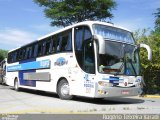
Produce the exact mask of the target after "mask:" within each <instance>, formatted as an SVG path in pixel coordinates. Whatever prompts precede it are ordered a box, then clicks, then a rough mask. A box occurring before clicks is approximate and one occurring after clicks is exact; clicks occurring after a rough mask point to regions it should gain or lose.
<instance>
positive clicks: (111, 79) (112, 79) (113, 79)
mask: <svg viewBox="0 0 160 120" xmlns="http://www.w3.org/2000/svg"><path fill="white" fill-rule="evenodd" d="M102 80H110V81H115V80H124V79H122V78H102Z"/></svg>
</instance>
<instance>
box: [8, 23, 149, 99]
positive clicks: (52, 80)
mask: <svg viewBox="0 0 160 120" xmlns="http://www.w3.org/2000/svg"><path fill="white" fill-rule="evenodd" d="M140 47H145V48H146V49H147V51H148V59H151V57H152V54H151V49H150V47H149V46H147V45H145V44H141V45H136V44H135V41H134V38H133V36H132V33H131V32H130V31H128V30H127V29H124V28H121V27H118V26H117V27H116V26H115V25H113V24H109V23H104V22H98V21H84V22H81V23H77V24H75V25H72V26H68V27H66V28H63V29H61V30H59V31H57V32H53V33H51V34H48V35H46V36H43V37H41V38H39V39H38V40H36V41H34V42H32V43H29V44H27V45H24V46H22V47H19V48H17V49H14V50H11V51H9V53H8V60H7V73H6V78H7V84H8V85H10V86H14V88H15V90H19V88H27V89H34V90H42V91H49V92H54V93H57V94H58V95H59V97H60V98H61V99H71V98H72V97H73V96H74V95H75V96H85V97H90V98H106V97H124V96H136V95H139V94H141V92H142V90H141V87H142V86H141V82H142V80H143V79H142V76H141V74H140V59H139V49H140Z"/></svg>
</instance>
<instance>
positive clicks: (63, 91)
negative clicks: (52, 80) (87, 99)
mask: <svg viewBox="0 0 160 120" xmlns="http://www.w3.org/2000/svg"><path fill="white" fill-rule="evenodd" d="M61 94H62V95H63V96H65V95H69V85H68V84H67V83H65V84H63V85H62V87H61Z"/></svg>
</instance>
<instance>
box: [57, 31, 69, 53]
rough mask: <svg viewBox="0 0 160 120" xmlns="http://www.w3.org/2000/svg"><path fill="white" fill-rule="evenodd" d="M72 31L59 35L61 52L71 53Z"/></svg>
mask: <svg viewBox="0 0 160 120" xmlns="http://www.w3.org/2000/svg"><path fill="white" fill-rule="evenodd" d="M71 32H72V31H71V30H69V31H66V32H64V33H61V34H60V35H59V37H58V38H59V39H58V40H59V42H58V43H59V51H60V52H65V51H71V50H72V33H71ZM57 47H58V46H57Z"/></svg>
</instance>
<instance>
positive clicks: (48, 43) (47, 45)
mask: <svg viewBox="0 0 160 120" xmlns="http://www.w3.org/2000/svg"><path fill="white" fill-rule="evenodd" d="M50 44H51V41H47V42H46V44H45V55H48V54H49V53H50Z"/></svg>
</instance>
